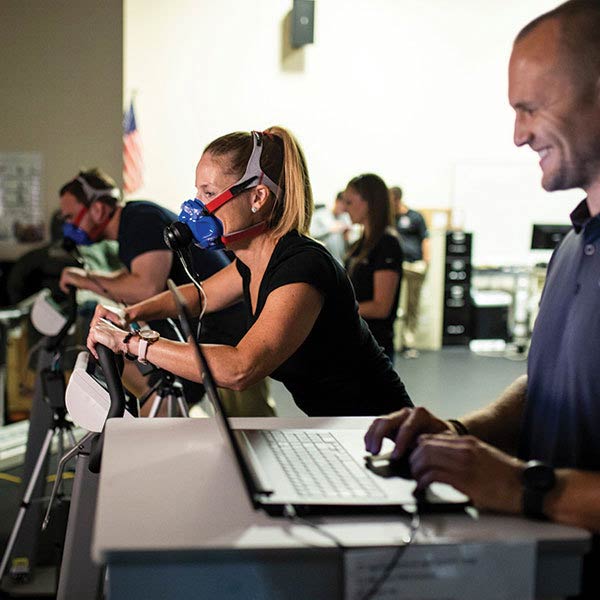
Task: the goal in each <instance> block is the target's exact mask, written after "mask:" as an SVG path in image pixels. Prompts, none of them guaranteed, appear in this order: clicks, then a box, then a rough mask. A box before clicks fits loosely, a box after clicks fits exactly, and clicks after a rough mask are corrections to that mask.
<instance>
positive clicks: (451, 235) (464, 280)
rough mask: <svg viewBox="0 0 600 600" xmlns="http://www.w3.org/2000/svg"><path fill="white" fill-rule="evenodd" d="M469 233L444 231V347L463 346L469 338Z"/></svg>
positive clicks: (470, 245)
mask: <svg viewBox="0 0 600 600" xmlns="http://www.w3.org/2000/svg"><path fill="white" fill-rule="evenodd" d="M472 244H473V234H471V233H465V232H464V231H449V232H448V233H447V234H446V270H445V275H444V332H443V336H442V343H443V345H444V346H451V345H466V344H468V343H469V341H470V339H471V328H472V316H471V250H472Z"/></svg>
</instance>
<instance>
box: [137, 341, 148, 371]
mask: <svg viewBox="0 0 600 600" xmlns="http://www.w3.org/2000/svg"><path fill="white" fill-rule="evenodd" d="M149 345H150V344H149V343H148V340H147V339H145V338H143V337H140V341H139V342H138V357H137V359H138V362H140V363H142V364H143V365H147V364H148V361H147V360H146V354H148V346H149Z"/></svg>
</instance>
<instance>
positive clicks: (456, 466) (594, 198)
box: [365, 0, 600, 599]
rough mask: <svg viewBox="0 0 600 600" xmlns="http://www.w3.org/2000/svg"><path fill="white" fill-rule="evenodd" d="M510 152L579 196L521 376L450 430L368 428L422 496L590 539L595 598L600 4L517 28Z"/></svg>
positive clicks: (402, 424)
mask: <svg viewBox="0 0 600 600" xmlns="http://www.w3.org/2000/svg"><path fill="white" fill-rule="evenodd" d="M509 100H510V103H511V105H512V107H513V108H514V110H515V113H516V120H515V130H514V141H515V144H516V145H517V146H529V147H530V148H531V149H532V150H533V151H534V152H537V153H538V155H539V157H540V167H541V170H542V187H543V188H544V189H545V190H547V191H554V190H565V189H571V188H582V189H583V190H585V192H586V194H587V198H586V199H585V200H583V201H582V202H581V203H580V204H579V206H578V207H577V208H575V210H574V211H573V212H572V213H571V220H572V222H573V230H572V231H571V232H570V233H569V234H568V235H567V236H566V238H565V239H564V240H563V242H562V244H561V245H560V247H559V248H558V249H557V250H556V251H555V253H554V255H553V257H552V260H551V262H550V265H549V268H548V276H547V280H546V286H545V289H544V293H543V295H542V299H541V303H540V311H539V315H538V319H537V321H536V325H535V330H534V333H533V337H532V341H531V350H530V353H529V362H528V372H527V375H526V376H523V377H521V378H519V379H517V380H516V381H515V382H514V383H513V384H512V385H511V386H510V387H509V388H508V389H507V390H505V392H504V393H503V394H502V395H501V396H500V398H499V399H498V400H496V402H494V403H493V404H492V405H491V406H489V407H487V408H484V409H482V410H480V411H477V412H475V413H472V414H469V415H467V416H465V417H463V418H461V420H460V421H456V420H455V421H452V420H450V421H444V420H441V419H438V418H436V417H435V416H434V415H432V414H431V413H429V412H428V411H426V410H425V409H423V408H416V409H403V410H402V411H400V412H398V413H394V414H392V415H390V416H388V417H384V418H380V419H377V420H376V421H374V423H373V424H372V425H371V428H370V429H369V431H368V432H367V434H366V436H365V442H366V447H367V450H369V451H370V452H373V453H377V452H379V450H380V447H381V441H382V438H383V437H386V436H387V437H391V438H392V439H394V440H395V442H396V449H395V452H396V453H397V454H398V455H402V454H404V452H405V451H406V450H407V449H408V448H410V447H412V444H414V443H416V448H415V449H414V450H413V451H412V453H411V455H410V462H411V465H412V472H413V474H414V476H415V478H416V479H417V481H418V484H419V487H421V488H423V487H425V486H427V485H428V484H429V483H430V482H431V481H434V480H435V481H442V482H445V483H449V484H451V485H453V486H454V487H456V488H458V489H460V490H461V491H463V492H464V493H466V494H468V495H469V496H470V497H471V499H472V500H473V502H474V503H475V505H476V506H478V507H480V508H483V509H488V510H493V511H498V512H504V513H513V514H525V515H526V516H528V517H532V518H540V519H550V520H553V521H557V522H559V523H565V524H568V525H576V526H579V527H584V528H587V529H589V530H590V531H592V532H594V533H595V534H596V535H595V536H594V542H593V545H594V549H593V551H592V553H591V554H590V555H589V556H588V559H587V562H586V564H585V566H584V585H583V588H584V591H583V595H582V598H595V599H597V598H600V577H599V576H598V573H599V571H598V564H600V563H599V560H600V551H599V550H600V544H599V543H598V534H599V533H600V363H599V362H598V356H599V354H598V348H600V2H599V1H598V0H571V1H570V2H566V3H565V4H562V5H560V6H559V7H558V8H556V9H555V10H553V11H551V12H549V13H546V14H545V15H542V16H541V17H539V18H538V19H536V20H534V21H533V22H531V23H530V24H529V25H527V26H526V27H525V28H524V29H523V30H522V31H521V32H520V33H519V35H518V36H517V38H516V40H515V43H514V46H513V51H512V55H511V59H510V66H509Z"/></svg>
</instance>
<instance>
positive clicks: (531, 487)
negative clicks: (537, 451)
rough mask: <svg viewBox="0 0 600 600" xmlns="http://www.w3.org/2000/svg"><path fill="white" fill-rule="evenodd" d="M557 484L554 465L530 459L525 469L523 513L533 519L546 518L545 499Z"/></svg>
mask: <svg viewBox="0 0 600 600" xmlns="http://www.w3.org/2000/svg"><path fill="white" fill-rule="evenodd" d="M555 485H556V475H555V473H554V469H553V467H552V466H550V465H548V464H546V463H544V462H541V461H539V460H530V461H529V462H528V463H526V465H525V470H524V471H523V501H522V508H523V514H525V515H526V516H527V517H531V518H533V519H540V520H546V519H547V518H548V517H546V515H545V514H544V499H545V498H546V494H547V493H548V492H549V491H550V490H552V489H553V488H554V486H555Z"/></svg>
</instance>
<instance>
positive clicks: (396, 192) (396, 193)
mask: <svg viewBox="0 0 600 600" xmlns="http://www.w3.org/2000/svg"><path fill="white" fill-rule="evenodd" d="M390 194H391V195H392V198H394V200H402V188H401V187H400V186H398V185H395V186H394V187H391V188H390Z"/></svg>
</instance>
